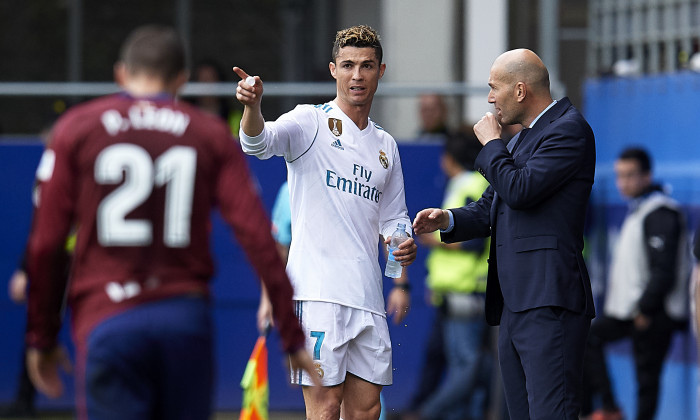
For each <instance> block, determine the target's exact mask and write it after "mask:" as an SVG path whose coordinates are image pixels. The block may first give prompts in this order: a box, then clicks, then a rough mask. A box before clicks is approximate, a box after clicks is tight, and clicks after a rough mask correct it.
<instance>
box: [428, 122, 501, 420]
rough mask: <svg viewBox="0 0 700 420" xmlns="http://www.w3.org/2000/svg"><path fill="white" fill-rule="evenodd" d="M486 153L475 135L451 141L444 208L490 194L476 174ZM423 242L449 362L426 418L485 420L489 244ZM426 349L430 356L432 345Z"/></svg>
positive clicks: (444, 163)
mask: <svg viewBox="0 0 700 420" xmlns="http://www.w3.org/2000/svg"><path fill="white" fill-rule="evenodd" d="M480 150H481V144H480V143H479V140H478V139H477V138H476V136H475V135H474V132H473V130H472V131H471V132H463V133H459V134H454V135H451V136H448V137H447V140H446V142H445V145H444V151H443V153H442V156H441V159H440V167H441V168H442V170H443V172H444V173H445V175H447V177H448V184H447V188H446V191H445V198H444V201H443V203H442V207H444V208H452V207H460V206H466V205H468V204H469V203H471V202H474V201H477V200H478V199H479V198H480V197H481V195H482V194H483V193H484V190H486V188H487V187H488V185H489V184H488V181H486V179H485V178H484V177H483V176H482V175H481V174H479V173H478V172H476V171H474V160H475V159H476V156H477V155H478V153H479V151H480ZM417 239H418V241H419V243H421V244H422V245H424V246H426V247H428V248H429V249H430V254H429V255H428V258H427V260H426V263H427V267H428V278H427V286H428V288H429V290H430V294H431V303H432V304H433V305H434V306H435V307H436V308H437V312H438V314H437V317H436V319H437V320H438V322H439V324H438V325H436V326H435V328H436V329H439V330H441V331H442V334H441V339H442V340H443V344H442V348H443V349H444V352H445V356H446V361H447V363H446V369H445V378H444V380H443V381H442V382H441V383H439V384H436V385H437V386H435V387H434V388H433V390H432V392H431V393H430V394H429V395H428V396H427V398H426V399H425V400H424V401H423V402H422V404H420V406H419V407H418V411H419V413H420V418H421V419H426V420H428V419H430V420H433V419H434V420H464V419H483V418H484V415H485V413H486V402H487V401H486V397H487V394H488V391H489V387H490V381H489V380H488V378H489V376H490V374H491V370H490V366H491V363H490V355H489V354H488V352H487V351H486V348H487V346H488V342H487V337H488V326H487V325H486V322H485V320H484V294H485V292H486V275H487V272H488V263H487V258H488V249H489V245H488V243H489V241H488V239H484V238H476V239H472V240H470V241H465V242H460V243H454V244H445V243H443V242H441V241H440V236H439V234H438V233H435V232H434V233H430V234H424V235H420V236H418V237H417ZM430 339H431V340H432V337H431V338H430ZM426 346H427V348H426V353H429V351H428V350H429V348H430V347H431V346H432V343H430V342H428V343H426ZM426 362H428V360H426ZM430 363H431V365H429V367H432V361H430ZM426 367H428V366H426ZM484 378H486V380H484ZM421 379H422V378H421Z"/></svg>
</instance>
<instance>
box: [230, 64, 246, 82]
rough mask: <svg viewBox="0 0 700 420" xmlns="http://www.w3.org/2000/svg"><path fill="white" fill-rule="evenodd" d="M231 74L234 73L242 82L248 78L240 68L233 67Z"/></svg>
mask: <svg viewBox="0 0 700 420" xmlns="http://www.w3.org/2000/svg"><path fill="white" fill-rule="evenodd" d="M233 72H234V73H236V74H237V75H238V77H240V78H241V79H243V80H245V78H246V77H248V73H246V72H245V71H243V69H242V68H240V67H234V68H233Z"/></svg>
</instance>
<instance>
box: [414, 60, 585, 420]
mask: <svg viewBox="0 0 700 420" xmlns="http://www.w3.org/2000/svg"><path fill="white" fill-rule="evenodd" d="M489 86H490V88H491V90H490V92H489V96H488V101H489V103H492V104H493V105H494V107H495V111H496V115H493V114H492V113H490V112H488V113H486V115H485V116H484V117H483V118H482V119H481V120H480V121H479V122H478V123H476V125H474V131H475V133H476V135H477V137H478V138H479V141H480V142H481V143H482V144H483V146H484V147H483V149H482V150H481V152H480V153H479V155H478V157H477V159H476V168H477V170H478V171H479V172H480V173H481V174H482V175H484V177H485V178H486V179H487V180H488V181H489V183H490V184H491V186H490V187H489V188H488V189H487V190H486V192H484V194H483V196H482V197H481V199H479V200H478V201H476V202H474V203H471V204H469V205H467V206H465V207H461V208H457V209H449V210H442V209H425V210H422V211H420V212H419V213H418V215H417V216H416V218H415V221H414V223H413V229H414V231H415V233H416V234H419V233H425V232H431V231H434V230H437V229H440V230H441V231H442V240H443V241H444V242H448V243H449V242H457V241H465V240H468V239H472V238H476V237H486V236H491V249H490V256H489V258H490V261H489V273H488V286H487V291H486V319H487V321H488V323H489V324H490V325H499V324H500V325H501V328H500V331H499V340H498V341H499V342H498V348H499V362H500V365H501V371H502V375H503V383H504V387H505V395H506V402H507V404H508V411H509V414H510V418H511V420H520V419H533V420H534V419H556V420H562V419H567V420H569V419H570V420H575V419H578V412H579V407H580V398H581V397H580V389H581V377H582V369H583V350H584V347H585V342H586V336H587V334H588V329H589V327H590V320H591V318H593V316H594V315H595V310H594V307H593V298H592V295H591V287H590V280H589V278H588V272H587V270H586V266H585V263H584V261H583V256H582V250H583V227H584V219H585V213H586V207H587V204H588V198H589V195H590V192H591V187H592V185H593V176H594V172H595V140H594V136H593V132H592V130H591V128H590V126H589V125H588V123H587V122H586V120H585V119H584V118H583V116H582V115H581V114H580V113H579V111H578V110H576V108H574V107H573V106H572V105H571V102H570V101H569V99H568V98H563V99H561V100H559V101H554V100H552V96H551V93H550V90H549V74H548V71H547V68H546V67H545V65H544V64H543V63H542V61H541V60H540V58H539V57H538V56H537V55H536V54H535V53H533V52H532V51H530V50H524V49H519V50H512V51H508V52H506V53H504V54H502V55H501V56H499V57H498V58H497V59H496V61H495V62H494V63H493V66H492V67H491V72H490V76H489ZM517 123H519V124H522V126H523V127H525V128H524V129H523V130H522V131H521V132H520V133H519V134H518V135H516V136H515V137H513V139H512V140H511V141H510V142H509V143H508V145H506V144H505V143H504V142H503V141H501V139H500V137H501V125H510V124H517Z"/></svg>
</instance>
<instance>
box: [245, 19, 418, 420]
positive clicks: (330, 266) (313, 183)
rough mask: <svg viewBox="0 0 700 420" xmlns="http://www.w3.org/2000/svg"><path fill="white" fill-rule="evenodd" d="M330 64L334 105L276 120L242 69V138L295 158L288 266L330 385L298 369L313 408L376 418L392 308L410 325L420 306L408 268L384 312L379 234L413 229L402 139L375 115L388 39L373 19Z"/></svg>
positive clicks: (410, 251) (249, 149) (260, 150)
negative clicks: (412, 298) (411, 309)
mask: <svg viewBox="0 0 700 420" xmlns="http://www.w3.org/2000/svg"><path fill="white" fill-rule="evenodd" d="M329 68H330V72H331V75H332V76H333V78H334V79H335V80H336V85H337V96H336V98H335V99H334V100H332V101H330V102H327V103H325V104H320V105H316V106H313V105H299V106H297V107H296V108H295V109H294V110H292V111H290V112H289V113H287V114H285V115H283V116H281V117H280V118H279V119H278V120H277V121H274V122H267V123H266V122H265V120H264V119H263V115H262V112H261V109H260V108H261V100H262V95H263V83H262V80H260V78H259V77H257V76H256V77H255V78H254V79H248V78H249V77H250V76H249V75H248V74H247V73H246V72H245V71H243V70H242V69H240V68H238V67H234V71H235V72H236V74H238V76H240V77H241V79H242V80H241V81H240V82H239V83H238V88H237V91H236V97H237V98H238V100H239V101H240V102H241V103H242V104H243V105H244V106H245V107H244V111H243V119H242V120H241V132H240V139H241V146H242V147H243V150H244V151H245V152H246V153H248V154H251V155H255V156H257V157H259V158H261V159H267V158H269V157H271V156H273V155H277V156H283V157H284V159H285V160H286V162H287V170H288V181H289V191H290V203H291V211H292V238H293V240H292V243H291V248H290V250H289V261H288V263H287V269H288V271H289V273H290V278H291V279H292V282H293V285H294V299H295V300H296V304H297V314H298V316H299V319H300V320H301V322H302V325H303V327H304V331H305V333H306V334H307V340H308V341H307V348H308V349H309V350H310V351H312V352H313V357H314V361H315V362H316V366H317V369H318V371H319V373H320V374H321V376H322V381H323V385H324V387H323V389H322V391H321V392H319V393H318V394H317V395H312V393H311V392H309V391H310V390H309V388H308V387H307V386H306V385H310V384H311V382H310V381H309V377H308V375H305V374H304V375H302V374H301V372H298V371H292V382H294V383H298V384H302V385H304V400H305V402H306V415H307V417H308V418H309V419H313V420H318V419H330V420H337V419H338V418H339V417H341V416H342V417H343V418H345V419H348V420H349V419H352V420H364V419H367V420H370V419H371V420H376V419H377V418H378V417H379V415H380V408H381V404H380V397H379V394H380V391H381V389H382V386H384V385H390V384H391V382H392V365H391V342H390V339H389V331H388V327H387V322H386V313H387V312H388V313H389V314H391V315H393V316H394V320H395V321H400V320H402V319H403V318H404V316H405V315H406V312H407V311H408V305H409V294H408V283H407V279H406V276H405V270H404V275H403V276H402V277H400V278H398V279H396V280H395V284H394V285H395V287H394V288H393V289H392V291H391V292H390V293H389V295H388V302H387V305H386V310H385V308H384V295H383V290H382V289H383V285H382V273H381V271H380V267H379V263H378V258H379V255H378V254H379V252H378V246H377V245H378V238H379V236H380V235H382V236H383V237H384V238H385V239H388V238H389V237H390V236H391V234H392V232H393V231H394V230H395V229H396V226H397V223H405V224H406V226H409V225H410V222H409V217H408V212H407V210H406V202H405V197H404V184H403V172H402V169H401V160H400V158H399V153H398V148H397V146H396V142H395V141H394V139H393V137H391V136H390V135H389V134H388V133H387V132H385V131H384V130H383V129H382V128H381V127H379V126H378V125H376V124H375V123H374V122H372V121H371V120H370V119H369V112H370V108H371V106H372V99H373V98H374V93H375V92H376V90H377V85H378V83H379V79H380V78H381V77H382V75H383V74H384V69H385V65H384V64H382V48H381V44H380V42H379V35H378V34H377V33H376V32H375V31H374V30H373V29H372V28H369V27H367V26H355V27H352V28H348V29H345V30H341V31H339V32H338V33H337V35H336V39H335V43H334V45H333V53H332V61H331V62H330V64H329ZM385 243H387V241H385ZM394 255H395V256H396V260H397V261H400V262H401V264H402V265H403V266H407V265H409V264H410V263H411V262H413V260H414V259H415V256H416V245H415V243H414V241H413V239H412V238H409V239H408V240H406V241H404V242H403V243H402V244H401V246H400V249H398V250H397V251H394ZM268 290H269V289H268ZM341 402H342V408H341ZM341 411H342V413H341Z"/></svg>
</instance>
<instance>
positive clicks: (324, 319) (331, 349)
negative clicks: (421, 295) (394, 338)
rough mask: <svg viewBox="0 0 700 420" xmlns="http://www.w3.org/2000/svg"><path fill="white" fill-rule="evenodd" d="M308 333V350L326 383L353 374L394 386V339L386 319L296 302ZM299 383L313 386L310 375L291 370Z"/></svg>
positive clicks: (333, 306) (336, 306)
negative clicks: (392, 360) (392, 350)
mask: <svg viewBox="0 0 700 420" xmlns="http://www.w3.org/2000/svg"><path fill="white" fill-rule="evenodd" d="M294 303H295V306H296V312H297V317H299V321H300V322H301V326H302V328H303V330H304V334H306V350H307V351H308V352H309V354H311V357H312V358H313V360H314V365H315V366H316V369H317V370H318V372H319V374H320V375H321V382H322V384H323V385H324V386H333V385H338V384H341V383H343V382H345V376H346V374H347V373H352V374H353V375H355V376H358V377H360V378H362V379H364V380H366V381H368V382H371V383H373V384H377V385H391V382H392V366H391V340H390V339H389V328H388V326H387V323H386V318H385V317H383V316H380V315H377V314H375V313H372V312H369V311H365V310H362V309H356V308H350V307H348V306H343V305H339V304H337V303H330V302H318V301H308V300H306V301H295V302H294ZM290 376H291V381H292V383H293V384H297V385H312V382H311V380H310V379H309V375H308V374H307V373H306V372H303V371H301V370H292V371H291V375H290Z"/></svg>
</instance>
